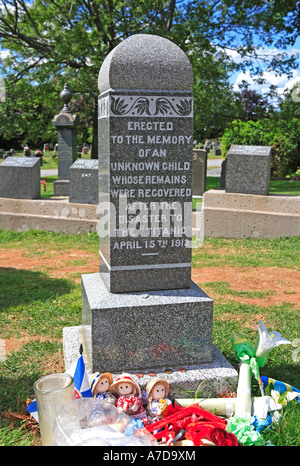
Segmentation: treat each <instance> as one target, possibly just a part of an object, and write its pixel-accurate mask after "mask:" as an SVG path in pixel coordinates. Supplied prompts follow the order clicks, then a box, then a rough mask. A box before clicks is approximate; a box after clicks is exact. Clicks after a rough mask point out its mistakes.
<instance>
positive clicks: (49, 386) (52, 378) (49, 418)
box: [34, 374, 75, 446]
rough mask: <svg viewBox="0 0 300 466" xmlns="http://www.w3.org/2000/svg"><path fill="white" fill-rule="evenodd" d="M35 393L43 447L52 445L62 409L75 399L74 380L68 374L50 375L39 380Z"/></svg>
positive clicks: (36, 383)
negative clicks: (56, 422) (57, 418)
mask: <svg viewBox="0 0 300 466" xmlns="http://www.w3.org/2000/svg"><path fill="white" fill-rule="evenodd" d="M34 393H35V396H36V404H37V409H38V416H39V425H40V433H41V439H42V444H43V446H50V445H52V435H53V428H54V423H55V419H56V417H57V415H58V412H59V410H60V409H61V407H62V406H63V405H65V404H67V403H69V402H71V401H73V400H74V399H75V391H74V380H73V378H72V377H71V376H70V375H68V374H50V375H46V376H45V377H42V378H40V379H38V380H37V381H36V382H35V384H34Z"/></svg>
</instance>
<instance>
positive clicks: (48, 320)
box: [0, 231, 300, 446]
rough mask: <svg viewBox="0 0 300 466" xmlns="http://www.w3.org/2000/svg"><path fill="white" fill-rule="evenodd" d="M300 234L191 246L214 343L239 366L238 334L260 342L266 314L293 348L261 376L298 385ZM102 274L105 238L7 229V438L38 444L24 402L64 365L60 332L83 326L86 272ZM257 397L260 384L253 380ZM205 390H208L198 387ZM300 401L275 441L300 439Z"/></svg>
mask: <svg viewBox="0 0 300 466" xmlns="http://www.w3.org/2000/svg"><path fill="white" fill-rule="evenodd" d="M299 256H300V238H284V239H283V238H281V239H276V240H250V239H246V240H228V239H220V238H218V239H209V238H207V239H206V240H205V242H204V244H203V246H202V247H201V248H198V249H193V250H192V267H193V270H192V278H193V280H194V281H195V282H196V283H197V284H198V285H199V286H200V287H201V288H202V289H203V290H204V291H205V292H206V293H207V294H208V295H209V296H210V297H211V298H212V299H213V300H214V327H213V342H214V344H215V345H216V346H217V347H218V348H219V350H220V351H221V352H222V353H223V354H224V356H225V357H226V358H227V359H228V360H229V361H230V362H231V363H232V364H233V365H234V366H235V367H236V368H237V369H238V365H237V362H236V360H235V357H234V353H233V350H232V345H231V338H232V335H233V333H234V332H235V333H237V334H238V335H239V336H241V337H243V338H246V339H247V340H248V341H250V342H251V343H252V344H254V341H255V338H256V335H257V330H256V328H255V326H254V323H256V324H258V320H259V319H260V320H262V321H263V322H264V323H265V325H266V326H267V328H268V330H269V331H271V330H277V331H279V332H280V333H281V335H282V336H283V337H285V338H288V339H289V340H290V341H291V342H292V345H281V346H279V347H278V348H275V349H273V350H272V351H271V352H270V354H269V356H268V359H267V362H266V364H265V366H264V367H263V368H262V369H261V375H266V376H269V377H272V378H275V379H278V380H281V381H284V382H287V383H289V384H291V385H293V386H295V387H297V388H300V373H299V358H300V353H299V348H300V337H299V330H300V325H299V323H300V322H299V320H300V312H299V310H300V309H299V303H300V289H299V283H300V264H299ZM94 272H98V236H97V234H95V233H91V234H85V235H83V234H82V235H76V236H75V235H63V234H58V233H51V232H42V231H39V232H37V231H34V232H23V233H17V232H11V231H0V283H1V287H0V339H1V340H0V344H1V346H0V348H1V349H3V343H4V342H5V348H6V357H5V360H3V357H2V360H1V361H2V362H0V374H1V375H0V397H1V412H2V423H1V431H0V438H1V441H0V444H1V445H4V446H13V445H20V446H21V445H24V446H27V445H39V444H40V440H39V434H38V430H37V428H36V425H35V423H34V422H33V421H32V418H31V417H29V416H27V414H26V413H27V412H26V411H24V406H25V402H26V399H27V398H31V399H32V398H33V397H34V396H33V383H34V382H35V381H36V380H37V379H38V378H39V377H41V376H43V375H46V374H49V373H53V372H63V371H64V370H65V367H64V360H63V349H62V329H63V327H66V326H73V325H80V324H81V287H80V277H81V275H82V274H85V273H94ZM252 394H253V395H255V396H259V389H258V386H257V383H256V382H255V380H254V378H252ZM198 396H201V387H199V392H198ZM299 429H300V404H299V403H297V402H296V401H294V402H292V403H291V404H290V405H289V406H288V408H285V409H284V410H283V414H282V417H281V420H280V423H279V425H278V426H275V427H274V428H273V429H272V431H270V430H269V431H268V432H265V433H264V438H267V439H268V440H269V441H270V442H271V443H272V444H274V445H282V446H296V445H297V446H299V445H300V431H299Z"/></svg>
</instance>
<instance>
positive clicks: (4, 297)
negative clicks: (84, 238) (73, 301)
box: [0, 267, 74, 312]
mask: <svg viewBox="0 0 300 466" xmlns="http://www.w3.org/2000/svg"><path fill="white" fill-rule="evenodd" d="M73 286H74V285H73V284H72V282H70V281H69V280H66V279H62V278H59V279H58V278H50V277H48V276H47V275H46V274H44V273H42V272H34V271H31V270H18V269H13V268H6V267H0V312H1V311H3V310H4V309H7V308H9V307H11V306H18V305H20V304H28V303H30V302H34V301H40V300H42V301H43V300H47V299H49V298H51V297H54V296H57V295H64V294H66V293H69V292H70V291H71V290H72V288H73Z"/></svg>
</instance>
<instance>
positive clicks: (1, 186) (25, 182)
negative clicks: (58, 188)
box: [0, 157, 41, 199]
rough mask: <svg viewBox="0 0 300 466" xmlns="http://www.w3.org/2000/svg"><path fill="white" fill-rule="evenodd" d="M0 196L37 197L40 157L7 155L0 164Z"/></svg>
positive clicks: (39, 189)
mask: <svg viewBox="0 0 300 466" xmlns="http://www.w3.org/2000/svg"><path fill="white" fill-rule="evenodd" d="M0 197H8V198H15V199H39V198H40V197H41V185H40V159H39V158H38V157H30V158H27V157H7V158H6V159H5V160H4V162H2V164H1V165H0Z"/></svg>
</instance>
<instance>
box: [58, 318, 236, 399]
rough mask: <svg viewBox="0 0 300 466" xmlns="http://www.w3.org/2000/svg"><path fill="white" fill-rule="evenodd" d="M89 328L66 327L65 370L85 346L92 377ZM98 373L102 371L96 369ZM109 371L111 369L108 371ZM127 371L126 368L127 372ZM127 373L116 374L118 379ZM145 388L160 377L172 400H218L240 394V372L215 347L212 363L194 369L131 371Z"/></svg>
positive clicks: (174, 368)
mask: <svg viewBox="0 0 300 466" xmlns="http://www.w3.org/2000/svg"><path fill="white" fill-rule="evenodd" d="M85 330H86V329H85V326H76V327H65V328H64V329H63V351H64V362H65V369H66V370H67V369H69V368H70V367H71V366H72V365H73V364H74V363H75V362H76V361H77V359H78V357H79V349H80V345H82V346H83V359H84V362H85V365H86V370H87V373H88V375H91V374H92V373H93V370H92V365H91V357H90V354H89V352H88V348H87V342H86V339H85ZM96 370H98V369H96ZM106 370H107V371H109V370H110V369H109V368H107V369H106ZM124 370H125V369H124ZM122 372H123V370H122V371H120V372H114V371H113V372H112V375H113V378H114V380H115V379H116V378H117V377H119V376H120V374H121V373H122ZM126 372H129V373H130V374H131V375H132V377H133V379H134V380H135V381H136V382H137V383H138V384H139V386H140V387H141V389H145V387H146V385H147V383H148V382H149V381H150V380H151V379H153V377H158V378H160V379H164V380H166V381H167V382H168V383H169V385H170V396H171V397H172V398H174V397H176V398H194V396H195V393H196V392H197V397H199V398H201V397H203V398H206V397H207V398H209V397H217V396H218V395H220V394H221V393H224V392H226V391H229V392H232V391H236V389H237V383H238V373H237V371H236V370H235V369H234V367H233V366H232V365H231V364H230V363H229V362H228V361H227V359H226V358H225V357H224V355H223V354H222V353H221V352H220V351H219V350H218V348H217V347H216V346H215V345H212V359H211V362H209V363H202V364H195V365H192V366H188V365H180V366H178V365H177V366H170V365H168V366H167V367H165V368H160V369H157V368H151V369H140V370H135V371H132V370H127V369H126Z"/></svg>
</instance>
